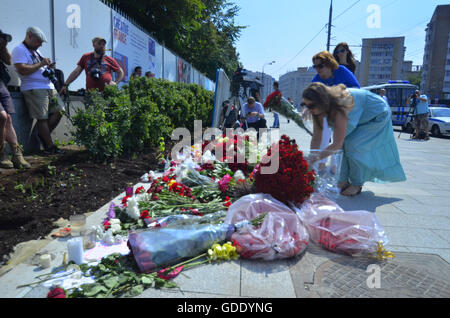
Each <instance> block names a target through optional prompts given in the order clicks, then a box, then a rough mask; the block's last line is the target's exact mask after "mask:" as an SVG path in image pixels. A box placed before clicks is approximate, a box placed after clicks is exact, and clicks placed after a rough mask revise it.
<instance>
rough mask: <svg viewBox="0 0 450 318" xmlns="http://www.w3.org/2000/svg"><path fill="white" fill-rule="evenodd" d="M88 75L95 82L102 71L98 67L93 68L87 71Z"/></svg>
mask: <svg viewBox="0 0 450 318" xmlns="http://www.w3.org/2000/svg"><path fill="white" fill-rule="evenodd" d="M89 75H90V76H92V78H94V79H95V80H99V79H100V76H101V75H102V71H101V70H100V69H99V68H98V67H94V68H92V69H91V70H90V71H89Z"/></svg>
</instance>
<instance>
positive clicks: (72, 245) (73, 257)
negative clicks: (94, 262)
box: [67, 237, 83, 265]
mask: <svg viewBox="0 0 450 318" xmlns="http://www.w3.org/2000/svg"><path fill="white" fill-rule="evenodd" d="M67 250H68V252H69V261H73V262H75V264H78V265H79V264H81V263H83V238H82V237H76V238H73V239H71V240H68V241H67Z"/></svg>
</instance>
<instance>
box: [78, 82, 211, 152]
mask: <svg viewBox="0 0 450 318" xmlns="http://www.w3.org/2000/svg"><path fill="white" fill-rule="evenodd" d="M87 94H88V95H87V103H86V109H85V110H79V111H78V112H77V114H76V115H75V116H74V117H73V124H74V127H75V132H74V138H75V142H76V143H77V144H78V145H82V146H85V147H86V149H87V150H88V151H89V152H90V153H92V154H93V155H94V156H95V157H97V158H99V159H104V158H111V157H118V156H121V155H130V154H133V153H137V152H140V151H142V150H143V149H144V148H146V147H154V146H157V145H158V144H159V139H160V138H161V137H163V138H164V139H165V140H168V139H169V138H170V136H171V134H172V131H173V129H175V128H179V127H185V128H188V129H189V130H190V131H193V129H194V120H202V121H203V123H204V124H203V126H206V125H207V124H210V122H211V118H212V110H213V103H214V94H213V93H212V92H209V91H207V90H206V89H204V88H203V87H201V86H200V85H197V84H184V83H173V82H169V81H166V80H162V79H150V78H145V77H142V78H139V79H136V80H132V81H131V82H130V83H129V85H125V86H123V87H122V88H121V89H120V90H119V89H118V88H117V87H106V88H105V91H104V93H103V95H102V94H100V93H99V92H97V91H91V92H88V93H87Z"/></svg>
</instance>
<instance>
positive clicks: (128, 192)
mask: <svg viewBox="0 0 450 318" xmlns="http://www.w3.org/2000/svg"><path fill="white" fill-rule="evenodd" d="M133 192H134V189H133V184H132V183H128V184H127V188H126V190H125V195H126V196H128V197H132V196H133V194H134V193H133Z"/></svg>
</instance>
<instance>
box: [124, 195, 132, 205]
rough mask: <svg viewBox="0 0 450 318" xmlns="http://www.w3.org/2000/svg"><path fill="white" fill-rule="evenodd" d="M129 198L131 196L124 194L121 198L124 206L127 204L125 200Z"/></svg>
mask: <svg viewBox="0 0 450 318" xmlns="http://www.w3.org/2000/svg"><path fill="white" fill-rule="evenodd" d="M129 198H131V196H128V195H127V196H125V197H123V199H122V204H123V205H125V206H127V200H128V199H129Z"/></svg>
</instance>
